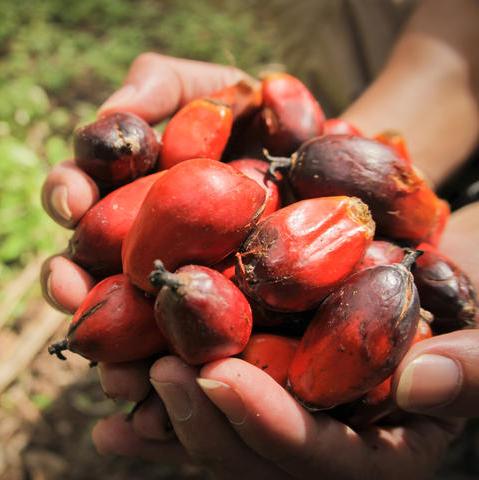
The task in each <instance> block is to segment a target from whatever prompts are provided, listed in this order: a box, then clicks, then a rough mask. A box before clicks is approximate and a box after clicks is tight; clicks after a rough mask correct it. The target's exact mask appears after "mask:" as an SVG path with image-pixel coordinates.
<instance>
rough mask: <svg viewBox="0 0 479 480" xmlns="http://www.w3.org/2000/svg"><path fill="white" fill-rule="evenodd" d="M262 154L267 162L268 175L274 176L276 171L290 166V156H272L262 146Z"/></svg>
mask: <svg viewBox="0 0 479 480" xmlns="http://www.w3.org/2000/svg"><path fill="white" fill-rule="evenodd" d="M263 155H264V156H265V157H266V160H268V162H269V168H268V175H270V176H271V177H274V178H275V177H276V175H275V174H276V171H277V170H279V169H281V168H290V167H291V165H292V163H293V161H292V159H291V158H290V157H273V156H271V155H270V154H269V152H268V150H266V148H263Z"/></svg>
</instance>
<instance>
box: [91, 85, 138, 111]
mask: <svg viewBox="0 0 479 480" xmlns="http://www.w3.org/2000/svg"><path fill="white" fill-rule="evenodd" d="M135 94H136V87H135V86H134V85H125V86H123V87H121V88H120V89H119V90H117V91H116V92H115V93H114V94H113V95H112V96H111V97H110V98H108V99H107V100H106V101H105V103H104V104H103V105H102V106H101V107H100V110H99V111H100V112H102V111H103V110H107V109H109V108H111V107H115V106H116V105H117V104H121V103H124V102H125V101H128V100H129V99H130V98H131V97H133V96H134V95H135Z"/></svg>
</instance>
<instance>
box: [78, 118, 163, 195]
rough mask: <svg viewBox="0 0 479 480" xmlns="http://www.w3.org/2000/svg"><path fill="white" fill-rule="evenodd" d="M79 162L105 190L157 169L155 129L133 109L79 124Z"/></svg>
mask: <svg viewBox="0 0 479 480" xmlns="http://www.w3.org/2000/svg"><path fill="white" fill-rule="evenodd" d="M73 148H74V152H75V162H76V164H77V165H78V166H79V167H80V168H81V169H82V170H83V171H85V172H86V173H88V175H90V176H91V177H92V178H93V179H94V180H95V181H96V182H97V183H98V185H99V186H100V187H101V188H103V189H106V190H110V189H112V188H116V187H119V186H121V185H124V184H125V183H129V182H131V181H132V180H135V179H136V178H138V177H142V176H143V175H146V174H147V173H149V172H151V171H153V170H154V168H155V166H156V163H157V158H158V153H159V148H160V146H159V143H158V141H157V137H156V135H155V132H154V130H153V129H152V128H150V126H149V125H148V124H147V123H146V122H145V121H144V120H142V119H141V118H140V117H137V116H136V115H133V114H132V113H113V114H111V115H108V116H105V117H102V118H100V119H99V120H97V121H96V122H94V123H90V124H89V125H85V126H84V127H81V128H78V129H77V130H76V131H75V133H74V136H73Z"/></svg>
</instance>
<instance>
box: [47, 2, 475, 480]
mask: <svg viewBox="0 0 479 480" xmlns="http://www.w3.org/2000/svg"><path fill="white" fill-rule="evenodd" d="M448 8H453V9H454V11H453V12H449V11H448ZM458 13H459V15H458V17H460V19H461V20H460V21H459V19H458V20H457V22H458V25H456V23H455V22H450V21H449V20H450V19H451V18H453V17H454V15H456V14H458ZM442 18H445V19H446V20H447V28H444V25H443V24H442V23H441V21H442V20H441V19H442ZM478 23H479V6H478V4H477V2H474V1H473V0H461V1H460V2H459V1H458V2H454V5H452V2H449V1H448V0H439V1H432V0H428V1H425V2H423V3H422V4H421V6H420V7H419V9H418V10H417V12H416V13H415V15H414V16H413V18H412V20H411V23H410V25H409V27H408V28H407V29H406V31H405V33H404V34H403V36H402V38H401V39H400V41H399V42H398V44H397V46H396V48H395V50H394V52H393V54H392V56H391V59H390V60H389V62H388V64H387V66H386V68H385V70H384V71H383V73H382V74H381V75H380V76H379V78H378V79H377V80H376V81H375V82H374V83H373V85H372V86H371V87H370V88H369V89H368V90H367V91H366V92H365V94H364V95H363V96H362V97H361V98H360V99H359V100H358V101H357V102H355V103H354V104H353V105H352V106H351V107H350V109H348V110H347V111H346V112H345V113H344V115H343V116H344V118H345V119H347V120H349V121H351V122H353V123H354V124H355V125H357V126H358V127H359V128H360V129H361V130H362V131H363V132H365V134H374V133H376V132H378V131H380V130H384V129H396V130H398V131H400V132H402V133H403V134H404V136H405V137H406V139H407V141H408V146H409V148H410V150H411V153H412V157H413V158H414V159H415V160H416V163H418V165H419V166H420V168H421V169H422V170H423V171H424V172H425V173H426V175H427V176H428V177H429V178H431V179H432V181H433V182H434V183H435V184H436V185H438V184H440V183H441V182H442V181H443V180H444V179H445V178H446V177H447V175H448V174H449V173H451V172H452V171H453V170H454V169H455V168H457V166H458V165H459V164H460V163H461V162H462V161H463V160H464V158H465V157H466V155H467V154H468V153H469V151H470V150H471V149H472V147H473V146H474V144H475V143H476V142H477V136H478V130H479V127H478V125H479V120H478V119H479V112H478V109H477V92H478V91H479V85H478V83H477V78H478V77H479V75H478V66H477V64H475V63H474V62H475V61H477V59H476V60H472V58H471V57H472V56H473V55H472V52H470V46H471V45H477V44H478V38H477V35H478V34H477V32H476V30H477V28H475V26H476V25H477V24H478ZM454 25H456V26H455V27H454ZM459 27H460V28H459ZM474 35H475V36H476V37H475V38H476V40H475V42H474ZM411 52H414V54H411ZM243 75H244V74H243V73H242V72H240V71H238V70H236V69H232V68H228V67H220V66H213V65H208V64H203V63H197V62H190V61H186V60H178V59H172V58H169V57H164V56H161V55H156V54H144V55H142V56H140V57H139V58H138V59H137V60H136V61H135V63H134V64H133V65H132V68H131V70H130V73H129V74H128V76H127V79H126V81H125V85H126V86H125V87H124V88H123V89H121V90H120V91H119V92H117V93H116V94H114V95H113V96H112V97H111V98H110V99H109V100H108V101H107V102H106V103H105V104H104V105H103V106H102V107H101V109H100V111H99V115H103V114H105V113H109V112H113V111H131V112H133V113H136V114H138V115H140V116H142V117H143V118H145V119H146V120H147V121H149V122H156V121H159V120H161V119H162V118H164V117H166V116H168V115H169V114H171V113H173V112H174V111H175V110H177V109H178V108H179V107H180V106H181V105H183V104H184V103H185V102H187V101H188V100H190V99H192V98H196V97H198V96H201V95H204V94H207V93H208V92H211V91H214V90H217V89H218V88H220V87H222V86H225V85H229V84H231V83H234V82H235V81H236V80H238V79H239V78H241V77H242V76H243ZM421 92H422V93H421ZM438 109H440V110H439V111H438ZM78 185H83V187H81V188H80V187H78ZM97 195H98V194H97V192H96V191H95V187H94V185H92V182H91V180H90V179H89V178H88V177H87V176H86V175H85V174H83V173H82V172H81V171H79V170H78V169H76V168H75V167H74V166H72V165H71V164H67V165H66V166H64V165H62V166H60V167H57V168H56V169H55V170H54V171H52V173H51V174H50V175H49V177H48V179H47V181H46V183H45V187H44V194H43V200H44V204H45V208H46V210H47V211H48V212H49V213H50V215H51V216H52V217H53V218H54V219H55V220H57V221H58V222H59V223H60V224H61V225H63V226H66V227H68V228H74V226H75V224H76V223H77V222H78V220H79V219H80V218H81V216H82V214H83V213H84V212H85V211H86V210H87V209H88V208H89V206H91V205H93V204H94V203H95V201H96V200H97V198H98V197H97ZM478 242H479V204H472V205H469V206H467V207H464V208H463V209H461V210H459V211H457V212H456V213H454V214H453V215H452V217H451V221H450V223H449V225H448V227H447V229H446V231H445V234H444V238H443V240H442V243H441V249H442V251H444V252H445V253H446V254H447V255H448V256H450V257H451V258H452V259H454V260H455V261H456V262H457V263H458V264H459V265H460V266H461V267H462V268H463V269H464V270H465V271H466V272H467V273H468V274H469V275H470V277H471V278H472V279H473V281H474V282H475V285H476V288H477V287H479V256H478V255H477V244H478ZM55 258H56V259H58V258H59V257H55ZM55 258H54V259H53V260H52V259H51V260H49V261H48V263H47V264H46V265H45V267H44V272H45V273H44V275H43V280H42V281H43V286H44V292H45V295H46V297H47V298H48V299H49V301H50V302H51V303H52V304H54V305H55V306H56V307H57V308H58V307H61V308H63V309H64V310H66V311H73V310H75V308H76V307H77V306H78V304H79V302H81V294H79V292H85V293H86V292H87V291H88V289H89V288H91V282H92V279H91V277H89V276H88V275H87V274H86V273H82V274H80V273H79V267H77V266H76V265H73V264H71V262H69V261H68V260H66V259H62V261H58V260H55ZM70 274H71V275H70ZM71 278H74V279H75V282H76V283H75V285H71V287H70V288H71V293H70V294H69V292H68V291H66V290H65V288H62V286H63V285H64V283H65V281H66V280H67V279H69V282H70V284H72V283H73V280H72V279H71ZM425 355H426V356H425ZM417 367H419V368H417ZM455 367H456V368H457V367H458V370H455ZM100 372H101V383H102V386H103V389H104V390H105V392H106V393H107V394H108V395H109V396H111V397H115V398H126V399H128V400H131V401H140V400H142V399H144V398H145V396H146V395H147V393H148V392H150V396H149V397H148V401H147V402H146V403H145V404H143V405H142V406H141V407H140V408H139V409H138V410H137V412H136V414H135V416H134V418H133V421H132V422H129V423H126V422H125V421H124V417H123V416H121V415H116V416H113V417H110V418H108V419H105V420H102V421H100V422H99V423H98V424H97V426H96V427H95V429H94V431H93V439H94V442H95V444H96V446H97V449H98V450H99V451H100V452H101V453H116V454H122V455H134V456H140V457H144V458H148V459H153V460H156V461H159V462H168V463H171V462H185V461H186V462H188V461H190V462H193V463H197V464H202V465H206V466H207V467H208V468H209V469H210V470H211V471H212V472H213V474H214V475H215V477H216V478H228V479H234V478H237V477H238V478H239V477H240V476H241V477H244V476H245V475H249V476H250V477H251V478H253V479H255V478H262V479H263V478H275V479H282V478H285V479H287V478H309V477H316V476H317V477H321V476H322V477H323V478H335V479H338V478H339V479H342V478H344V479H353V478H354V479H358V478H385V479H395V478H403V477H404V476H406V475H407V476H409V477H410V478H411V479H422V478H427V477H429V476H431V475H432V472H433V471H434V469H435V467H436V466H437V464H438V463H439V461H440V459H441V457H442V455H443V452H444V450H445V449H446V448H447V445H448V443H449V442H450V441H451V440H452V438H453V437H454V435H455V434H456V433H457V432H458V430H459V429H460V423H461V422H460V421H457V420H455V419H453V418H451V417H452V416H461V417H464V416H477V415H478V414H479V407H478V406H479V401H478V400H479V332H478V331H463V332H454V333H451V334H448V335H442V336H438V337H434V338H432V339H430V340H426V341H424V342H421V343H420V344H418V345H416V346H415V347H413V349H412V350H411V351H410V353H409V354H408V355H407V356H406V358H405V359H404V360H403V361H402V362H401V364H400V367H399V369H398V371H397V372H396V374H395V377H394V384H393V392H394V395H395V399H396V402H397V403H398V404H399V406H401V407H402V408H403V409H404V410H409V411H410V412H413V413H411V414H410V415H407V416H404V418H403V419H402V420H401V422H400V423H398V424H397V425H394V426H391V427H388V428H382V427H381V428H377V427H373V428H371V429H368V430H365V431H363V432H361V434H358V433H356V432H354V431H353V430H351V429H349V428H348V427H346V426H345V425H343V424H341V423H340V422H337V421H335V420H333V419H331V418H329V417H328V416H327V415H325V414H319V415H318V414H317V415H314V416H313V415H311V414H310V413H308V412H307V411H306V410H304V409H303V408H302V407H301V406H300V405H299V404H298V403H297V402H295V401H294V400H293V399H292V397H291V396H290V395H289V394H288V393H287V392H286V391H285V390H284V389H282V388H281V387H280V386H279V385H277V384H276V383H275V382H274V381H272V380H271V378H270V377H269V376H267V375H266V374H264V372H262V371H260V370H259V369H257V368H256V367H254V366H252V365H249V364H247V363H246V362H243V361H241V360H239V359H224V360H220V361H217V362H213V363H212V364H209V365H206V366H204V367H203V368H202V369H201V370H198V369H195V368H191V367H188V366H186V365H184V364H183V363H182V362H181V361H180V360H179V359H178V358H176V357H171V356H168V357H164V358H161V359H159V360H158V361H156V362H155V363H153V365H149V364H148V363H147V362H136V363H134V364H125V365H111V364H110V365H100ZM199 378H200V380H198V379H199ZM446 378H447V380H448V381H447V382H445V381H444V380H445V379H446ZM151 387H153V389H151ZM447 387H448V388H447ZM265 399H267V401H265ZM417 413H426V414H428V415H434V416H422V415H417ZM168 419H169V421H170V422H171V424H172V426H173V429H174V433H172V432H171V430H170V429H169V428H168ZM204 431H207V432H208V435H205V434H204ZM346 459H347V461H345V460H346Z"/></svg>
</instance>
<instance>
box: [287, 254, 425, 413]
mask: <svg viewBox="0 0 479 480" xmlns="http://www.w3.org/2000/svg"><path fill="white" fill-rule="evenodd" d="M412 255H413V254H410V255H409V256H408V257H406V259H405V260H404V262H405V264H406V265H407V264H410V262H411V260H412V259H413V257H412ZM418 321H419V296H418V294H417V290H416V287H415V286H414V281H413V277H412V274H411V273H410V272H409V270H408V268H406V266H405V265H402V264H394V265H387V266H382V265H380V266H377V267H372V268H368V269H366V270H362V271H361V272H358V273H355V274H354V275H352V276H351V277H349V278H348V279H347V280H346V282H344V284H343V285H342V286H341V287H340V288H339V289H337V290H335V291H334V292H333V293H332V294H331V295H330V296H329V297H328V298H327V299H326V300H325V301H324V302H323V304H322V305H321V306H320V307H319V309H318V311H317V313H316V316H315V318H314V319H313V321H312V323H310V325H309V327H308V329H307V330H306V333H305V335H304V336H303V338H302V340H301V343H300V345H299V347H298V350H297V352H296V355H295V356H294V358H293V362H292V363H291V366H290V369H289V382H290V386H291V390H292V392H293V394H294V395H296V397H297V398H298V399H299V400H301V401H302V402H304V403H305V404H307V405H309V406H311V407H315V408H319V409H323V408H331V407H334V406H335V405H340V404H343V403H347V402H351V401H353V400H356V399H358V398H360V397H362V396H363V395H364V394H365V393H366V392H368V391H369V390H371V389H372V388H373V387H375V386H376V385H378V384H379V383H381V382H383V381H384V380H385V379H386V378H387V377H388V376H389V375H391V374H392V372H393V371H394V369H395V368H396V366H397V365H398V363H399V362H400V360H401V359H402V357H403V356H404V354H405V353H406V352H407V350H408V348H409V346H410V344H411V341H412V339H413V337H414V334H415V332H416V328H417V323H418Z"/></svg>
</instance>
